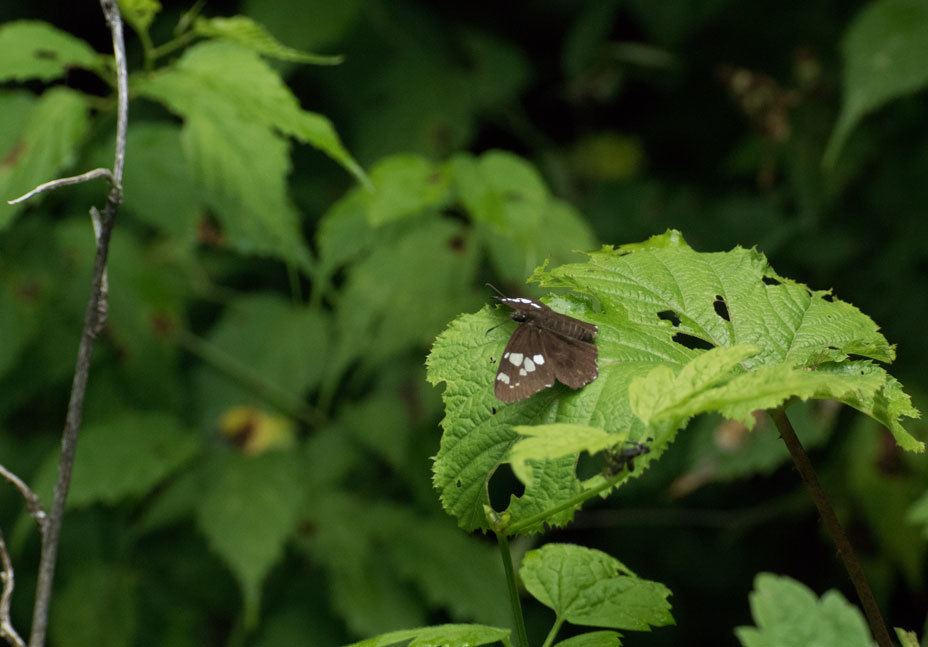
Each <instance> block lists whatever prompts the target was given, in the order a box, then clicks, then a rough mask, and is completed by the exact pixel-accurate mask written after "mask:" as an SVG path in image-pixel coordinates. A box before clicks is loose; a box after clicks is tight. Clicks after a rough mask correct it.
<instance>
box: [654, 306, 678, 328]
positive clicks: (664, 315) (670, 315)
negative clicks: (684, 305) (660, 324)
mask: <svg viewBox="0 0 928 647" xmlns="http://www.w3.org/2000/svg"><path fill="white" fill-rule="evenodd" d="M657 318H658V319H662V320H664V321H669V322H670V323H671V325H672V326H673V327H674V328H678V327H679V326H680V317H678V316H677V313H676V312H674V311H673V310H661V311H660V312H658V313H657Z"/></svg>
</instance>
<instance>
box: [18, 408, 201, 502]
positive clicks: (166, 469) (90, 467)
mask: <svg viewBox="0 0 928 647" xmlns="http://www.w3.org/2000/svg"><path fill="white" fill-rule="evenodd" d="M199 447H200V437H199V435H197V434H195V433H194V432H193V431H192V430H191V429H188V428H186V427H184V426H183V425H181V424H180V422H179V421H178V420H176V419H175V418H173V417H172V416H170V415H168V414H166V413H147V414H133V415H131V416H123V417H120V418H115V419H112V420H108V421H106V422H99V423H91V424H88V425H86V426H85V427H84V428H83V429H81V441H80V443H79V444H78V447H77V456H76V457H75V460H74V472H73V475H72V477H71V488H70V490H69V492H68V505H69V506H70V507H72V508H76V507H80V506H86V505H90V504H92V503H97V502H102V503H106V504H109V505H112V504H115V503H119V502H120V501H122V500H124V499H138V498H141V497H143V496H145V495H146V494H148V493H149V492H150V491H151V490H152V489H153V488H154V487H155V486H157V485H158V484H159V483H160V482H161V481H163V480H164V479H165V478H166V477H167V476H169V475H170V474H172V473H173V472H175V471H176V470H177V469H178V468H179V467H180V466H181V465H183V464H184V463H186V462H187V461H188V460H189V459H190V458H191V457H192V456H193V455H194V454H195V453H196V452H197V450H198V449H199ZM57 473H58V450H57V448H56V450H55V451H54V452H52V454H51V455H49V457H48V459H47V460H46V461H45V464H44V465H43V466H42V469H41V470H40V471H39V474H38V475H37V476H36V479H35V489H36V491H37V492H38V493H39V495H40V496H41V497H42V500H43V501H44V502H46V503H47V502H50V501H51V493H52V488H53V487H54V484H55V479H56V476H57Z"/></svg>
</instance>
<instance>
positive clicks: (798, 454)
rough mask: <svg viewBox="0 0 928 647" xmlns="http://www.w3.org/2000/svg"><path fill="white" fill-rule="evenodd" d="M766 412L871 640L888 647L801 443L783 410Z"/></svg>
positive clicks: (849, 549)
mask: <svg viewBox="0 0 928 647" xmlns="http://www.w3.org/2000/svg"><path fill="white" fill-rule="evenodd" d="M769 413H770V417H771V418H773V421H774V423H776V426H777V430H778V431H779V432H780V437H782V438H783V442H785V443H786V447H787V448H788V449H789V453H790V455H791V456H792V457H793V463H794V464H795V465H796V469H797V470H798V471H799V474H800V476H802V480H803V481H804V482H805V484H806V488H807V489H808V490H809V496H811V497H812V501H813V502H814V503H815V507H816V508H818V513H819V515H820V516H821V518H822V521H823V522H824V523H825V529H826V530H827V531H828V534H829V536H830V537H831V540H832V541H833V542H835V546H836V547H837V549H838V556H839V557H840V558H841V561H842V562H844V568H846V569H847V573H848V575H849V576H850V578H851V582H852V583H853V584H854V589H855V590H856V591H857V597H859V598H860V603H861V605H862V606H863V609H864V615H866V616H867V623H868V624H869V625H870V631H871V632H872V633H873V637H874V638H876V642H877V644H878V645H879V646H880V647H891V645H892V640H891V639H890V637H889V631H887V629H886V624H885V623H884V622H883V616H882V615H880V607H879V605H877V603H876V598H874V597H873V591H871V590H870V584H869V582H867V578H866V576H865V575H864V570H863V568H862V567H861V565H860V561H858V559H857V555H856V554H855V553H854V549H853V547H852V546H851V542H850V541H849V540H848V538H847V535H846V534H845V533H844V528H842V527H841V522H839V521H838V516H837V515H836V514H835V511H834V508H832V507H831V502H829V501H828V496H827V495H826V494H825V490H824V489H823V488H822V484H821V483H819V481H818V476H816V474H815V470H814V469H813V468H812V462H811V461H810V460H809V457H808V455H807V454H806V452H805V450H804V449H803V448H802V443H800V442H799V438H798V437H797V436H796V432H795V431H794V430H793V425H792V424H790V421H789V418H788V417H787V416H786V410H785V409H784V408H783V407H778V408H776V409H773V410H771V411H769Z"/></svg>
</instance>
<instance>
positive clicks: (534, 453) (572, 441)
mask: <svg viewBox="0 0 928 647" xmlns="http://www.w3.org/2000/svg"><path fill="white" fill-rule="evenodd" d="M513 430H514V431H515V432H516V433H518V434H519V435H520V436H523V438H522V440H520V441H518V442H516V444H515V445H513V447H512V451H510V452H509V461H510V462H511V463H512V471H513V472H514V473H515V475H516V476H517V477H519V480H520V481H522V482H523V483H525V484H530V483H532V479H533V474H532V463H530V462H529V461H540V460H544V459H554V458H561V457H563V456H569V455H575V454H579V453H580V452H584V451H585V452H588V453H589V454H591V455H592V454H596V453H597V452H601V451H603V450H604V449H608V448H610V447H614V446H615V445H618V444H619V443H621V442H622V441H624V440H625V436H624V435H622V434H610V433H608V432H606V431H604V430H602V429H598V428H597V427H588V426H586V425H574V424H565V423H555V424H550V425H537V426H535V427H528V426H525V425H516V426H514V427H513Z"/></svg>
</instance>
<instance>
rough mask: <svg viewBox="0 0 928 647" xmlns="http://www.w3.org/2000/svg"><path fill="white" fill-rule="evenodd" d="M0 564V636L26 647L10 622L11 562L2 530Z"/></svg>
mask: <svg viewBox="0 0 928 647" xmlns="http://www.w3.org/2000/svg"><path fill="white" fill-rule="evenodd" d="M0 565H2V567H3V570H2V571H0V581H2V582H3V590H2V592H0V636H3V637H4V638H6V640H7V642H8V643H10V644H11V645H13V646H14V647H26V643H25V642H24V641H23V639H22V638H20V636H19V634H18V633H16V630H15V629H14V628H13V623H12V622H10V601H11V600H12V599H13V562H11V561H10V553H9V552H8V551H7V549H6V542H5V541H3V533H2V532H0Z"/></svg>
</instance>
